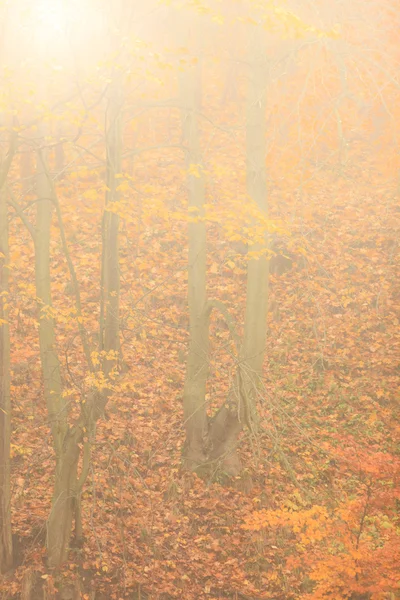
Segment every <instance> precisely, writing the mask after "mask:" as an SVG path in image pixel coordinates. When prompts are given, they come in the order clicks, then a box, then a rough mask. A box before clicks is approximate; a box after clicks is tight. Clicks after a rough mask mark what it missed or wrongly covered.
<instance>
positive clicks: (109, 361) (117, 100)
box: [100, 76, 123, 377]
mask: <svg viewBox="0 0 400 600" xmlns="http://www.w3.org/2000/svg"><path fill="white" fill-rule="evenodd" d="M122 103H123V99H122V85H121V82H120V81H119V76H115V80H114V82H113V85H112V87H111V93H110V98H109V101H108V108H107V124H106V160H107V192H106V207H105V213H104V220H103V224H104V226H103V268H102V279H103V281H102V288H103V289H102V314H103V315H104V313H105V321H104V325H103V319H101V324H100V328H101V332H100V333H101V335H100V338H101V340H102V348H104V350H105V351H106V353H107V354H106V358H105V360H104V375H105V377H108V376H109V375H110V373H111V371H112V369H113V368H114V367H116V366H117V364H118V360H119V355H120V340H119V298H120V273H119V240H118V233H119V215H118V214H117V211H116V209H115V208H114V206H115V205H116V203H117V202H118V201H119V199H120V192H119V190H118V186H119V185H120V183H121V179H120V177H118V176H120V174H121V171H122V156H121V155H122ZM104 304H105V308H104Z"/></svg>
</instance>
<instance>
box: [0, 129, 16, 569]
mask: <svg viewBox="0 0 400 600" xmlns="http://www.w3.org/2000/svg"><path fill="white" fill-rule="evenodd" d="M13 155H14V138H12V139H11V144H10V149H9V152H8V155H7V157H6V158H5V160H4V161H2V163H1V168H0V573H4V572H5V571H7V570H8V569H10V568H11V566H12V562H13V547H12V536H11V506H10V500H11V493H10V439H11V397H10V330H9V325H8V303H9V298H8V293H9V290H8V280H9V267H8V260H9V248H8V212H7V203H6V195H5V189H4V184H5V181H6V178H7V174H8V170H9V168H10V165H11V161H12V158H13Z"/></svg>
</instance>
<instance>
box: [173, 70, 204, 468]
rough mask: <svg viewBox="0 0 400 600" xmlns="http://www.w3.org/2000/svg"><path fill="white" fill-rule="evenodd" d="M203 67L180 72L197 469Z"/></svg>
mask: <svg viewBox="0 0 400 600" xmlns="http://www.w3.org/2000/svg"><path fill="white" fill-rule="evenodd" d="M199 86H200V66H199V64H196V65H191V66H188V67H187V68H186V70H185V71H184V73H182V74H181V77H180V95H181V103H182V106H183V109H182V138H183V144H184V146H185V148H186V155H185V162H186V170H187V188H188V205H189V206H188V210H189V212H188V214H189V258H188V302H189V351H188V358H187V365H186V378H185V386H184V392H183V410H184V419H185V428H186V451H185V460H186V466H187V467H188V468H189V469H195V468H197V467H198V466H199V465H201V464H203V463H204V462H205V461H206V460H207V443H208V439H207V438H208V418H207V411H206V401H205V396H206V384H207V374H208V347H209V339H208V338H209V311H207V310H205V306H206V300H207V296H206V258H207V247H206V225H205V221H204V202H205V190H204V175H203V164H202V157H201V149H200V138H199V129H198V110H199V97H200V94H199Z"/></svg>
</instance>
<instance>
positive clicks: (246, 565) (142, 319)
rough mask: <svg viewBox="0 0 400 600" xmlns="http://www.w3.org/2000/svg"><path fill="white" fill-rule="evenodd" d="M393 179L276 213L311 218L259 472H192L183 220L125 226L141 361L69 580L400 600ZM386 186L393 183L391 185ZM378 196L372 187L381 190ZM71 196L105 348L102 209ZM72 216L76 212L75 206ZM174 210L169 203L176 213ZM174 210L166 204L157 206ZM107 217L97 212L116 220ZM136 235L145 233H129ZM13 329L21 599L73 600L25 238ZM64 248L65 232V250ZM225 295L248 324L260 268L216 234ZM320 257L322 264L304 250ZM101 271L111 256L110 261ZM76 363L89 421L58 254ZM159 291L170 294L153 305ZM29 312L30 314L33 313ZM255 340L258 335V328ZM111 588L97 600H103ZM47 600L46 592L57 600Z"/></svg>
mask: <svg viewBox="0 0 400 600" xmlns="http://www.w3.org/2000/svg"><path fill="white" fill-rule="evenodd" d="M384 180H385V177H384V176H383V175H382V176H381V175H380V173H379V166H374V165H366V166H365V167H364V170H363V171H362V172H361V173H358V172H357V171H354V172H353V171H351V170H349V171H347V172H346V173H344V174H340V175H338V174H337V173H328V174H326V173H325V174H324V175H323V177H322V176H321V178H320V179H319V180H318V181H316V182H315V186H314V189H313V190H312V191H311V192H310V193H309V194H308V195H307V197H306V198H304V197H303V198H301V197H300V195H299V194H297V195H292V196H289V195H287V194H285V195H284V197H285V204H284V205H283V204H282V194H281V190H280V189H279V187H276V188H275V189H274V190H272V192H271V213H272V218H281V217H282V215H283V214H284V213H285V211H288V209H290V212H291V214H296V215H297V216H296V221H295V222H294V224H293V225H292V230H291V239H292V241H291V242H290V243H289V245H288V246H286V248H284V249H283V250H282V253H284V254H285V255H286V256H287V257H288V259H289V260H288V262H286V263H285V261H283V263H284V264H283V266H282V268H280V267H277V268H276V271H275V272H273V273H272V274H271V285H270V311H269V316H268V343H267V349H266V360H265V371H264V379H263V388H262V390H260V399H259V412H260V428H259V432H258V434H257V436H255V437H252V436H250V435H249V433H248V432H246V431H244V432H243V436H242V441H241V445H240V455H241V459H242V462H243V465H244V471H243V473H242V474H241V476H239V477H236V478H234V479H229V478H227V477H225V476H224V474H223V473H220V472H219V471H218V469H215V470H214V471H210V473H209V475H208V476H206V477H204V478H200V477H199V476H197V475H196V474H194V473H188V472H186V471H184V470H183V468H182V449H183V445H184V438H185V436H184V426H183V411H182V391H183V382H184V375H185V362H184V361H185V352H186V344H187V322H188V321H187V319H188V317H187V309H186V283H185V282H186V275H185V262H186V251H185V244H184V241H183V240H184V237H185V235H186V225H185V224H184V223H180V222H178V221H173V220H170V221H168V223H167V226H166V221H165V220H164V218H163V216H162V215H160V216H159V218H158V217H157V219H158V220H157V219H155V220H153V222H152V224H151V226H150V225H148V224H146V223H145V226H144V227H143V228H142V230H141V232H140V236H141V240H142V242H141V246H140V248H139V249H138V244H139V243H138V242H137V241H136V240H135V227H136V225H135V223H133V222H132V223H131V224H130V223H129V221H128V224H127V225H126V228H127V229H126V230H125V229H124V227H125V226H124V227H123V228H122V238H123V239H122V243H121V274H122V293H121V302H122V306H121V311H122V351H123V355H124V361H125V363H126V369H125V372H124V373H123V374H122V375H121V378H120V381H119V383H118V386H117V391H116V393H115V394H114V395H113V397H112V398H111V399H110V401H109V403H108V405H107V408H106V414H105V417H104V418H103V419H101V420H100V422H99V423H98V427H97V432H96V439H95V442H94V447H93V457H92V458H93V460H92V465H91V469H90V474H89V478H88V481H87V484H86V485H85V488H84V492H83V497H82V506H83V518H84V534H85V540H84V545H83V547H75V546H73V547H72V549H71V552H70V558H69V561H68V564H66V565H65V567H64V569H63V572H62V573H63V576H64V577H65V578H66V580H68V581H74V580H77V581H78V580H79V586H80V589H81V594H82V598H88V599H89V598H95V600H100V599H114V598H115V599H121V598H137V599H139V598H143V599H144V598H149V599H160V600H164V599H165V600H167V599H169V598H185V599H187V600H200V599H206V598H207V599H210V600H211V599H217V598H229V599H232V600H234V599H235V600H239V599H243V600H244V599H247V600H249V599H267V598H268V599H269V598H271V599H274V600H291V599H294V598H315V599H318V598H335V599H337V600H339V599H341V598H348V597H351V598H354V599H355V598H375V599H380V598H381V599H384V598H387V599H389V598H391V599H392V598H394V597H395V594H396V593H397V592H398V589H399V587H398V586H399V565H400V533H399V529H398V526H399V521H398V517H399V504H400V490H399V487H398V485H399V458H400V457H399V454H398V445H396V441H398V439H399V433H400V422H399V398H398V392H399V383H400V372H399V356H400V328H399V299H400V283H399V282H400V272H399V265H400V261H399V225H400V212H399V198H398V190H396V189H395V187H394V186H391V185H387V184H385V183H384ZM372 182H373V185H372ZM370 184H371V185H370ZM70 190H71V182H63V183H62V185H61V188H60V198H61V200H62V199H63V197H65V199H66V201H65V202H64V204H65V206H66V208H65V210H64V215H65V222H66V228H67V232H68V239H69V242H70V244H71V249H72V252H73V255H74V258H75V261H76V264H77V270H78V278H79V280H80V281H81V286H82V297H83V305H84V312H85V326H86V328H87V329H88V331H89V332H90V334H91V335H92V339H93V341H94V343H95V341H96V334H97V325H96V323H97V319H98V314H97V311H98V298H99V292H98V290H97V289H96V284H95V283H94V282H96V281H98V277H97V270H98V268H99V267H98V260H97V258H98V252H99V244H100V241H99V235H98V234H99V231H98V226H97V225H96V228H97V229H96V230H91V229H90V227H89V226H86V225H84V224H85V223H90V222H94V220H95V217H96V222H97V223H99V222H100V220H99V219H97V212H98V211H100V207H99V208H98V209H97V208H96V206H95V201H92V200H91V199H90V198H86V199H85V200H83V201H82V202H81V203H80V204H79V206H78V205H77V204H75V205H73V204H68V202H67V200H68V198H70V197H72V194H71V192H70ZM68 206H69V207H70V208H68ZM156 208H157V207H156ZM153 210H154V207H153ZM96 211H97V212H96ZM129 227H131V230H130V229H129ZM13 235H14V247H15V248H16V250H15V252H16V255H15V257H14V260H15V261H16V264H17V265H18V266H17V268H16V273H17V277H16V278H15V281H14V283H13V286H14V287H13V294H14V297H15V304H14V308H13V311H12V312H13V314H12V328H13V331H12V336H13V337H12V339H13V345H12V368H13V379H12V394H13V424H12V427H13V433H12V519H13V531H14V538H15V546H16V567H15V569H14V570H13V571H12V572H11V573H10V574H8V575H7V576H6V577H5V578H3V580H2V582H1V584H0V598H2V600H5V599H11V598H18V597H20V594H21V586H22V582H23V580H24V577H26V573H27V571H28V570H30V571H31V572H34V573H35V574H36V575H35V576H36V578H37V589H38V590H39V587H42V588H43V587H44V588H46V589H47V594H48V597H51V595H50V594H51V592H52V590H53V591H54V585H55V580H54V578H53V574H52V573H51V572H49V571H48V570H47V568H46V563H45V536H46V520H47V518H48V515H49V510H50V501H51V494H52V486H53V470H54V455H53V452H52V450H51V439H50V432H49V427H48V424H47V416H46V409H45V406H44V401H43V390H42V384H41V375H40V363H39V352H38V340H37V330H36V325H35V309H34V299H33V298H34V293H33V292H32V289H33V283H32V282H33V273H32V264H33V261H32V247H31V244H30V242H29V241H28V238H26V239H25V238H21V237H19V238H18V239H17V236H20V235H21V234H20V233H18V232H17V230H15V232H14V233H13ZM56 237H57V236H56V235H55V238H56ZM209 240H210V258H209V260H210V263H209V267H210V276H209V292H210V295H211V296H215V297H218V298H220V299H221V300H223V301H224V302H225V303H226V305H227V306H228V309H229V311H230V312H231V314H232V316H233V317H234V318H237V319H238V322H240V321H241V317H242V314H243V312H242V311H243V301H244V293H245V273H244V266H245V257H243V256H242V255H240V254H235V249H234V248H233V246H232V244H230V243H229V242H225V241H224V240H223V239H221V237H220V235H219V230H218V227H217V226H215V228H213V227H212V226H211V229H210V238H209ZM300 246H301V247H302V248H303V250H304V253H302V251H300V250H299V247H300ZM93 257H95V260H94V258H93ZM53 275H54V293H53V295H54V304H55V306H56V307H57V310H58V320H57V323H58V325H57V327H58V349H59V356H60V360H61V362H62V365H63V371H64V374H65V381H64V384H65V387H66V390H67V391H68V393H69V394H70V399H71V410H72V413H73V411H74V406H77V405H78V404H79V402H80V399H81V392H82V390H83V391H84V388H85V383H84V381H85V380H84V378H85V373H84V366H83V359H82V353H81V350H80V348H79V343H78V338H77V336H76V326H75V324H74V322H73V318H72V317H71V315H72V311H73V299H72V298H71V296H69V295H68V293H67V291H66V287H65V285H66V281H67V275H66V267H65V260H64V258H63V257H62V252H61V248H60V244H59V242H58V241H55V242H54V246H53ZM150 290H152V292H151V293H149V291H150ZM16 307H18V308H16ZM238 330H239V332H240V326H239V327H238ZM212 340H213V341H212V348H211V359H210V378H209V382H210V383H209V388H208V398H209V401H210V415H211V414H212V413H213V411H214V410H215V409H216V407H217V406H218V405H220V403H221V402H223V400H224V397H225V396H226V393H227V390H228V387H229V382H230V380H231V378H232V374H233V371H234V358H233V357H232V347H231V343H230V341H229V333H228V331H227V328H226V327H225V326H224V323H223V321H221V319H215V320H214V321H213V323H212ZM94 592H95V595H94ZM38 593H39V591H38ZM396 597H397V596H396Z"/></svg>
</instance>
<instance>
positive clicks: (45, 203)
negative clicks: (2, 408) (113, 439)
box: [34, 134, 79, 568]
mask: <svg viewBox="0 0 400 600" xmlns="http://www.w3.org/2000/svg"><path fill="white" fill-rule="evenodd" d="M44 139H45V136H44V135H43V134H42V137H41V138H40V139H39V140H38V144H39V145H40V144H41V143H43V141H44ZM36 185H37V195H38V202H37V216H36V231H35V237H34V242H35V277H36V296H37V298H38V303H39V309H40V316H39V344H40V359H41V364H42V373H43V383H44V395H45V400H46V405H47V413H48V418H49V423H50V427H51V431H52V438H53V444H54V450H55V454H56V472H55V482H54V491H53V498H52V507H51V513H50V516H49V519H48V522H47V553H48V564H49V566H50V567H51V568H55V567H58V566H60V565H61V564H62V563H63V562H64V561H65V560H66V558H67V556H68V548H69V542H70V537H71V527H72V518H73V507H74V500H75V495H76V470H77V461H78V455H79V447H78V445H77V443H76V440H75V437H70V436H69V434H70V431H69V428H68V422H67V416H68V415H67V403H66V400H65V399H64V398H63V396H62V381H61V371H60V363H59V360H58V355H57V349H56V339H55V330H54V320H53V315H52V306H51V279H50V226H51V219H52V207H53V203H52V198H53V189H52V186H51V184H50V181H49V169H48V163H47V152H46V150H45V149H44V148H40V147H39V148H38V150H37V181H36Z"/></svg>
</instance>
